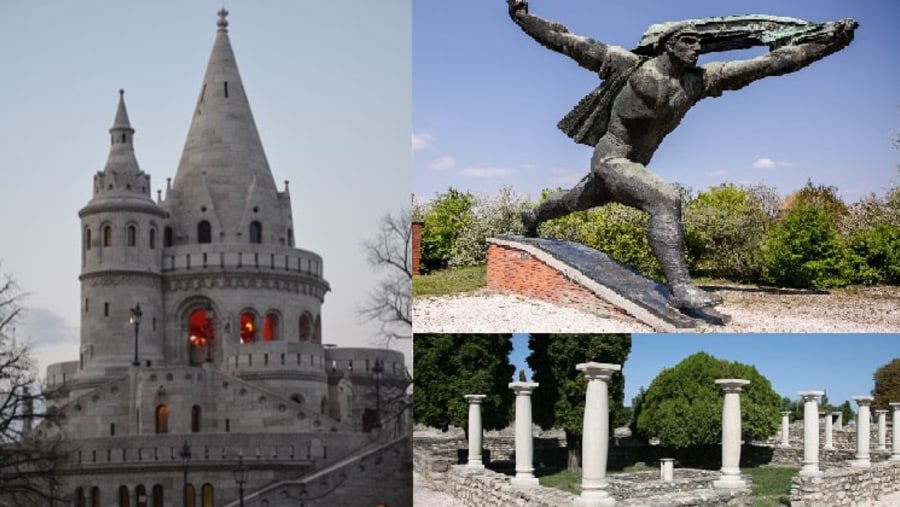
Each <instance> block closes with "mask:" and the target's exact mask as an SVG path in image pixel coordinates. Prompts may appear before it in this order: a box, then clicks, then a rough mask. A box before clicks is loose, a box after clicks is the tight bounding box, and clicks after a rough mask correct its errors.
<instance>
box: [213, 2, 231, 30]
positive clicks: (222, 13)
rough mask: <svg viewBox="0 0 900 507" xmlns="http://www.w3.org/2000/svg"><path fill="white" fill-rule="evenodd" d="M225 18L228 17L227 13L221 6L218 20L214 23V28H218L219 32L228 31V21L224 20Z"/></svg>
mask: <svg viewBox="0 0 900 507" xmlns="http://www.w3.org/2000/svg"><path fill="white" fill-rule="evenodd" d="M226 16H228V11H227V10H225V7H224V6H223V7H222V8H221V9H219V20H218V21H216V26H218V27H219V29H218V31H219V32H227V31H228V20H227V19H225V17H226Z"/></svg>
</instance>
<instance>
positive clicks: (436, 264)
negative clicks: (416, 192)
mask: <svg viewBox="0 0 900 507" xmlns="http://www.w3.org/2000/svg"><path fill="white" fill-rule="evenodd" d="M474 203H475V197H474V196H473V195H472V194H470V193H469V192H465V193H463V192H460V191H459V190H456V189H455V188H453V187H450V188H449V189H448V190H447V192H446V193H444V194H438V196H437V197H436V198H435V199H434V200H433V201H432V202H431V203H429V204H428V207H427V210H426V211H425V219H424V223H423V225H422V257H421V261H420V262H421V263H422V268H423V271H426V272H427V271H433V270H436V269H441V268H445V267H447V265H448V263H449V262H450V256H451V255H452V253H453V245H454V244H456V240H457V238H459V236H460V234H462V231H463V230H464V229H465V228H467V227H469V225H470V224H471V223H472V220H473V218H472V205H473V204H474Z"/></svg>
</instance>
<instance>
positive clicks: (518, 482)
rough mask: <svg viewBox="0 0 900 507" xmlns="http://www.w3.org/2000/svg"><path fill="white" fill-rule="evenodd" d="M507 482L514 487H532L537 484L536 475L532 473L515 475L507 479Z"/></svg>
mask: <svg viewBox="0 0 900 507" xmlns="http://www.w3.org/2000/svg"><path fill="white" fill-rule="evenodd" d="M509 483H510V484H512V486H513V487H516V488H533V487H535V486H538V485H539V482H538V480H537V477H535V476H533V475H531V476H527V475H523V476H521V477H520V476H518V475H517V476H515V477H513V478H512V479H511V480H510V481H509Z"/></svg>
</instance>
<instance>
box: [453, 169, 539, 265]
mask: <svg viewBox="0 0 900 507" xmlns="http://www.w3.org/2000/svg"><path fill="white" fill-rule="evenodd" d="M531 207H532V203H531V201H530V200H529V198H528V196H526V195H522V194H516V193H515V192H514V191H513V190H512V188H511V187H508V186H507V187H503V188H501V189H500V192H499V193H498V194H497V195H496V196H489V195H478V196H476V197H475V198H474V201H473V204H472V207H471V214H472V220H471V221H470V222H469V223H468V225H467V226H466V227H465V228H464V229H462V230H461V231H460V233H459V236H458V237H457V238H456V241H455V242H454V244H453V248H452V249H451V252H450V258H449V265H450V266H453V267H461V266H477V265H481V264H484V263H485V262H486V261H487V242H486V241H485V240H486V239H487V238H490V237H493V236H497V235H499V234H516V233H519V232H521V231H522V211H524V210H526V209H529V208H531Z"/></svg>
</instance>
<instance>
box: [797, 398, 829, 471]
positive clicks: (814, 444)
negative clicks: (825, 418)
mask: <svg viewBox="0 0 900 507" xmlns="http://www.w3.org/2000/svg"><path fill="white" fill-rule="evenodd" d="M797 394H799V395H800V398H801V399H802V400H803V467H802V468H801V469H800V475H802V476H804V477H816V476H819V475H821V474H822V472H821V471H820V470H819V397H820V396H822V395H823V394H825V391H800V392H799V393H797Z"/></svg>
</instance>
